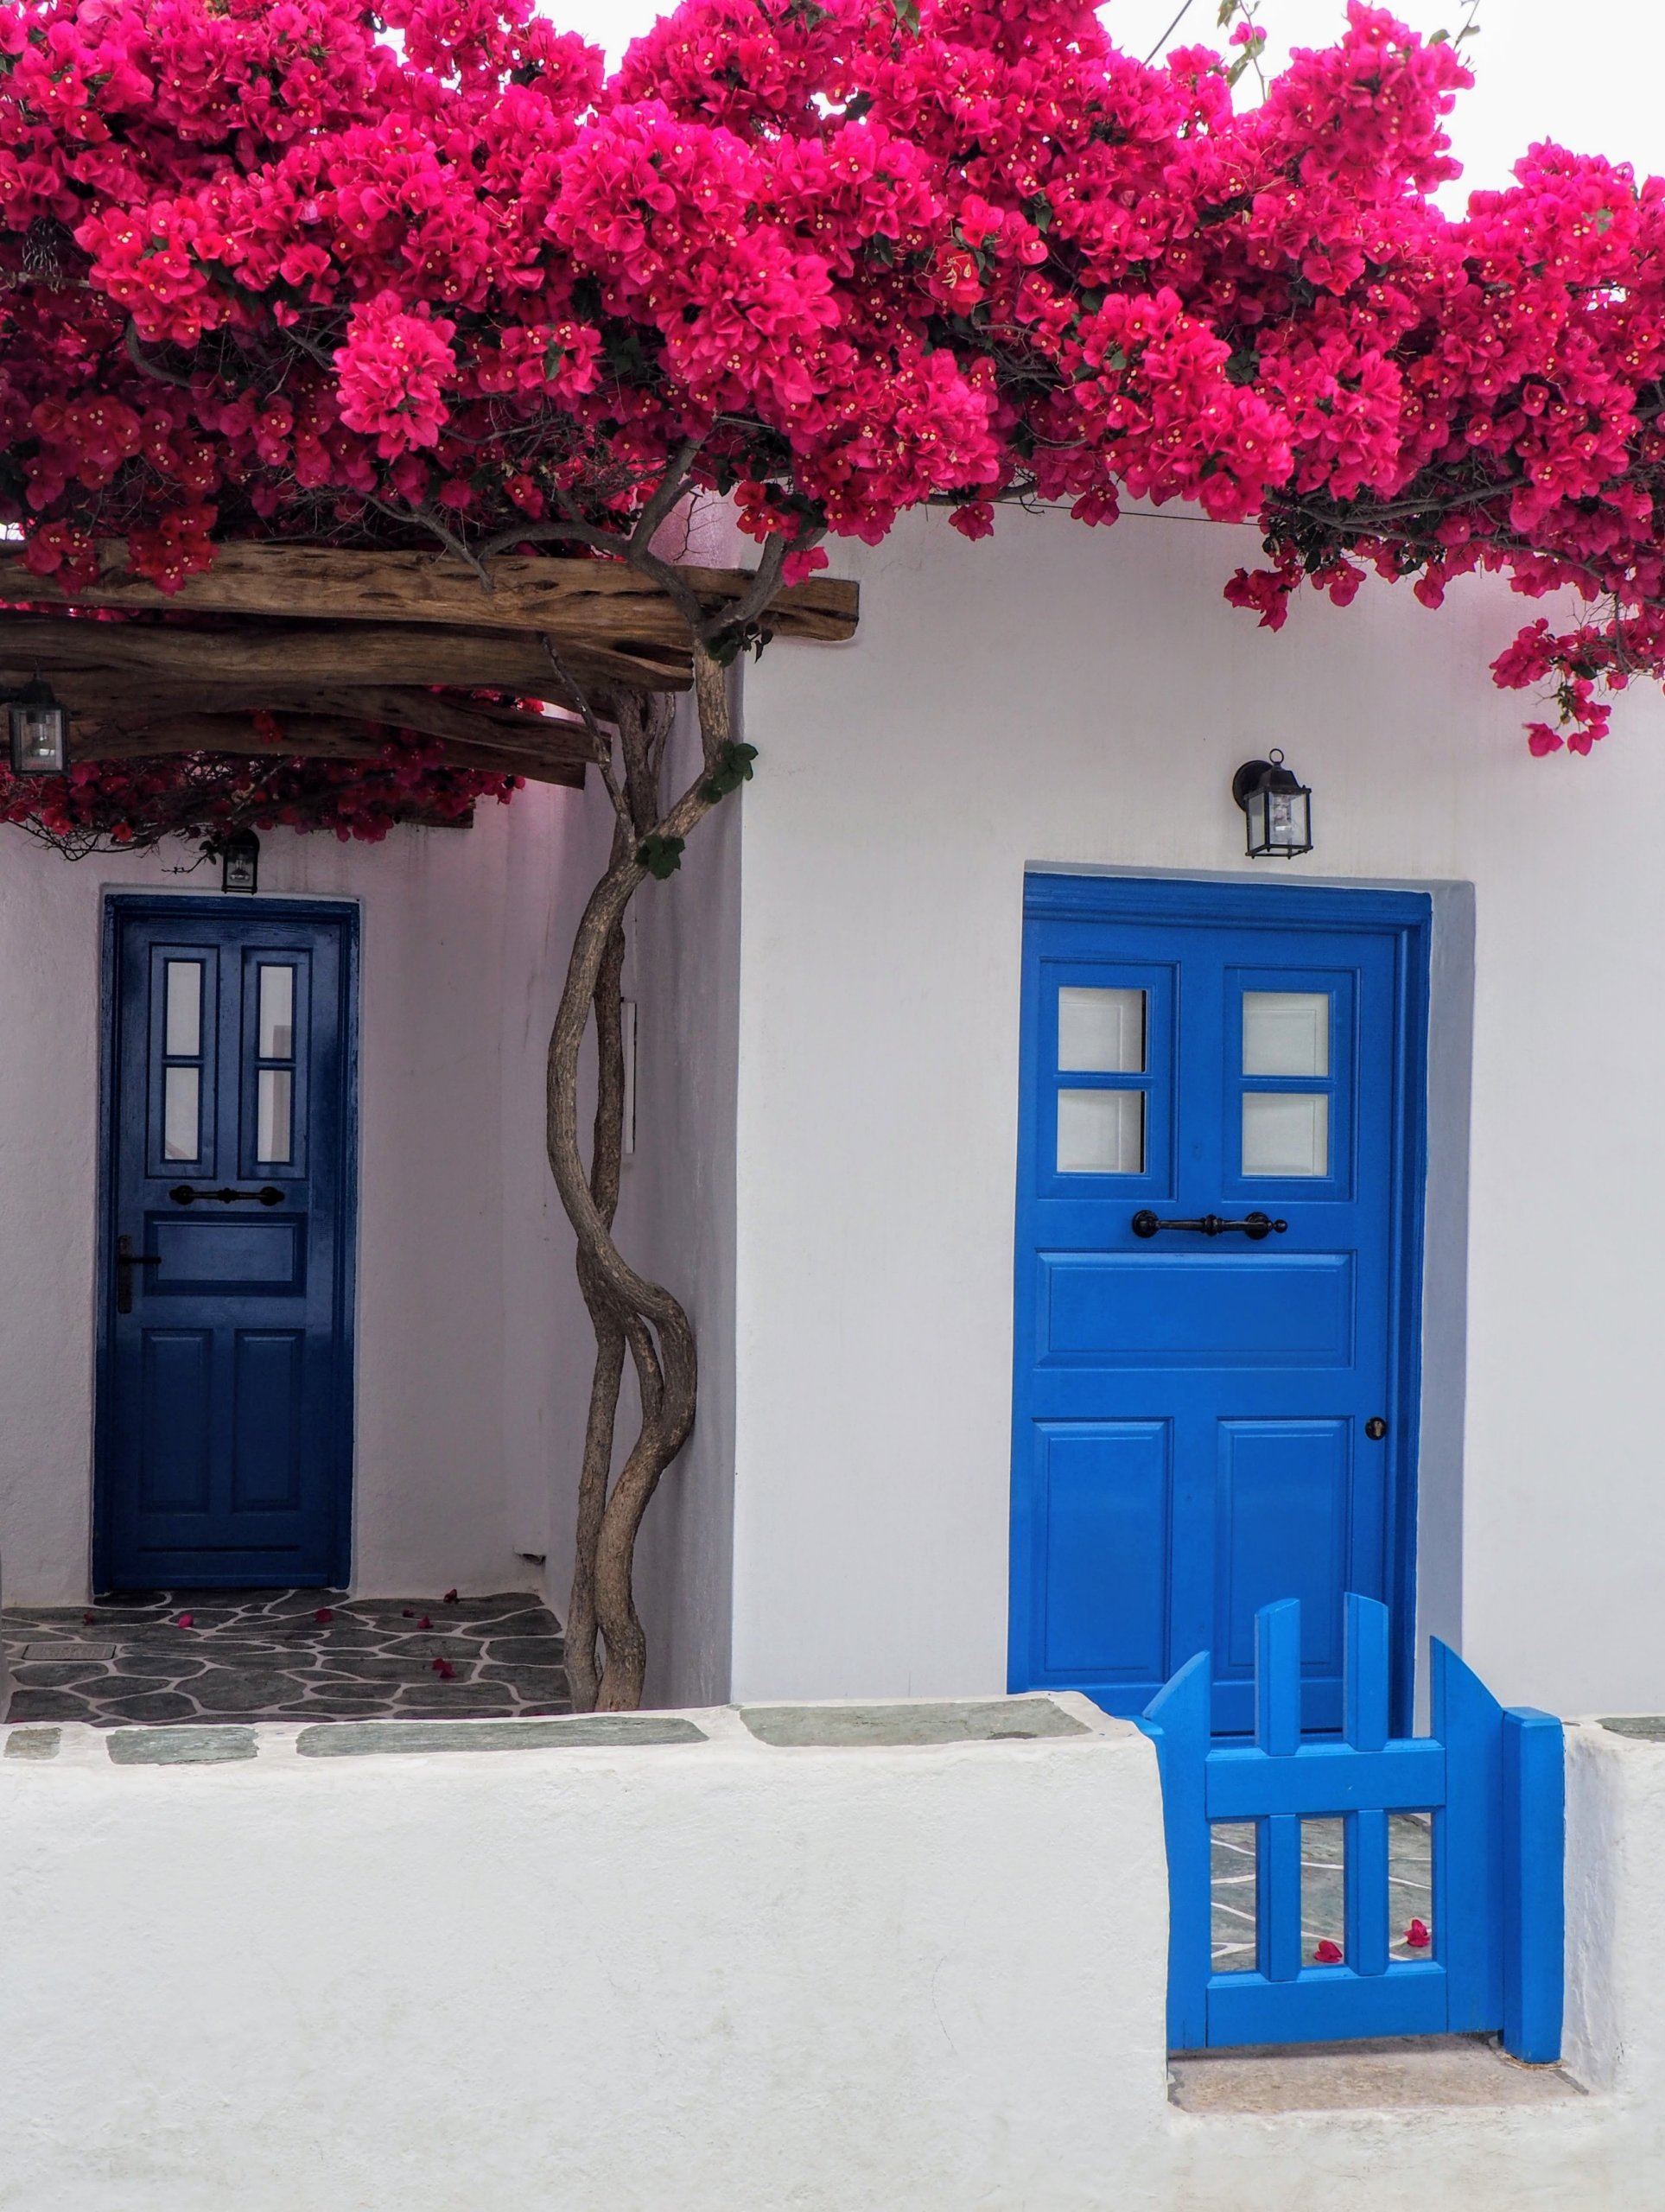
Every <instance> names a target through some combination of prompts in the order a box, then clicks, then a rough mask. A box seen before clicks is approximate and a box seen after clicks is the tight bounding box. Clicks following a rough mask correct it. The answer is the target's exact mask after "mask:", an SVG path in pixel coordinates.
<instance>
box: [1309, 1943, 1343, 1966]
mask: <svg viewBox="0 0 1665 2212" xmlns="http://www.w3.org/2000/svg"><path fill="white" fill-rule="evenodd" d="M1312 1956H1313V1958H1314V1959H1315V1960H1316V1961H1317V1962H1318V1964H1319V1966H1321V1967H1338V1966H1339V1965H1340V1964H1341V1946H1340V1944H1339V1943H1332V1942H1331V1940H1330V1938H1329V1937H1328V1936H1325V1939H1324V1941H1323V1942H1321V1943H1320V1944H1319V1947H1318V1948H1317V1950H1316V1951H1314V1952H1313V1954H1312Z"/></svg>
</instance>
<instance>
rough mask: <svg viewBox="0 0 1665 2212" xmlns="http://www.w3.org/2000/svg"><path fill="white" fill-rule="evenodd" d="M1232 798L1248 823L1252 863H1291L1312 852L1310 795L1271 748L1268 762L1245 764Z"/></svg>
mask: <svg viewBox="0 0 1665 2212" xmlns="http://www.w3.org/2000/svg"><path fill="white" fill-rule="evenodd" d="M1231 796H1232V798H1235V799H1236V802H1237V804H1238V805H1239V806H1240V807H1242V810H1243V812H1244V814H1245V815H1246V816H1247V817H1248V823H1249V859H1250V860H1252V861H1293V859H1294V857H1295V855H1296V854H1297V853H1310V852H1311V851H1312V792H1311V791H1308V789H1307V788H1306V785H1305V784H1304V783H1302V781H1301V780H1300V777H1299V776H1298V775H1296V773H1295V772H1294V771H1293V768H1286V767H1285V766H1284V765H1283V755H1282V753H1280V752H1278V751H1277V750H1276V748H1275V747H1274V750H1273V753H1272V758H1271V759H1270V760H1245V761H1244V762H1243V765H1242V767H1241V768H1239V769H1238V771H1237V772H1236V775H1235V776H1234V777H1233V778H1232V779H1231Z"/></svg>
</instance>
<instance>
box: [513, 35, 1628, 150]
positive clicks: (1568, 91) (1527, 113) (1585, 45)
mask: <svg viewBox="0 0 1665 2212" xmlns="http://www.w3.org/2000/svg"><path fill="white" fill-rule="evenodd" d="M543 4H544V7H545V9H546V11H547V12H548V13H549V14H550V16H553V17H554V18H555V19H556V21H557V22H559V23H560V24H561V25H562V29H571V30H577V31H581V32H583V34H584V35H585V36H586V37H588V38H590V39H594V41H596V42H597V43H598V44H599V45H601V46H604V47H606V48H607V52H608V54H609V55H610V56H612V57H613V59H615V60H616V59H617V58H618V56H619V55H620V54H621V53H622V52H623V50H624V48H625V47H626V45H628V43H629V42H630V41H631V40H632V38H635V37H637V36H639V35H640V33H641V32H642V31H644V30H645V29H646V28H647V27H648V25H649V24H650V23H651V22H652V21H653V20H654V17H655V16H656V15H658V14H659V13H661V12H663V11H662V10H658V9H656V8H654V7H653V6H652V5H651V4H648V5H644V4H642V0H543ZM1389 4H1392V0H1389ZM1178 8H1179V0H1109V6H1107V8H1106V9H1105V10H1104V17H1105V21H1106V22H1108V24H1109V27H1110V30H1111V33H1112V35H1114V37H1115V39H1116V41H1117V42H1118V44H1120V45H1121V46H1122V47H1123V48H1126V49H1127V50H1128V52H1130V53H1134V54H1141V55H1143V54H1147V53H1148V51H1149V50H1150V48H1152V46H1153V45H1154V44H1155V42H1156V41H1157V40H1158V39H1159V38H1160V36H1161V35H1162V33H1163V31H1164V29H1166V26H1167V24H1168V22H1169V21H1170V20H1171V19H1172V16H1173V15H1174V13H1175V12H1176V10H1178ZM1215 10H1216V0H1191V7H1190V10H1189V12H1188V13H1187V15H1186V17H1185V22H1184V23H1183V24H1182V25H1181V27H1180V29H1179V31H1178V32H1177V33H1176V34H1175V35H1174V36H1173V37H1172V39H1171V40H1170V41H1167V42H1168V43H1169V44H1172V45H1179V44H1190V43H1214V42H1216V41H1217V39H1218V37H1219V34H1218V33H1217V31H1216V30H1215V29H1214V17H1215ZM1394 12H1395V14H1396V15H1397V16H1399V17H1400V19H1401V21H1402V22H1408V23H1410V24H1411V25H1413V26H1414V28H1415V29H1419V30H1422V31H1433V30H1438V29H1440V28H1441V27H1442V26H1443V27H1444V28H1446V29H1451V30H1452V31H1454V30H1456V29H1458V25H1459V24H1460V22H1461V21H1462V14H1463V10H1462V8H1461V6H1460V4H1459V0H1398V4H1397V5H1396V6H1395V8H1394ZM1260 21H1261V24H1262V26H1263V27H1264V29H1265V30H1266V33H1267V41H1268V49H1267V60H1268V65H1275V64H1276V63H1277V62H1278V61H1279V60H1281V56H1282V55H1283V54H1287V52H1288V49H1289V48H1290V47H1292V46H1318V45H1322V44H1325V43H1326V42H1327V41H1330V40H1331V39H1333V38H1334V37H1335V36H1336V35H1337V33H1338V30H1339V29H1340V27H1341V24H1342V22H1343V21H1344V6H1343V0H1263V4H1262V7H1261V16H1260ZM1480 24H1481V34H1480V36H1479V37H1478V39H1474V40H1472V41H1470V43H1469V45H1468V47H1467V48H1465V52H1466V54H1467V55H1468V57H1469V61H1470V66H1471V67H1472V68H1473V69H1474V71H1475V73H1476V76H1477V79H1478V82H1477V84H1476V86H1475V88H1474V90H1473V91H1472V92H1470V93H1468V94H1466V95H1465V97H1464V99H1462V101H1461V102H1460V103H1459V105H1458V111H1457V113H1456V115H1455V117H1454V118H1453V119H1452V140H1453V144H1454V148H1455V150H1456V153H1457V155H1458V159H1459V160H1460V161H1461V162H1463V164H1464V169H1465V186H1466V185H1470V184H1474V185H1493V184H1502V183H1504V182H1506V181H1507V179H1508V175H1509V164H1510V163H1511V162H1513V160H1514V159H1515V157H1516V155H1517V154H1518V153H1519V152H1521V151H1522V149H1523V148H1525V147H1526V146H1528V145H1529V144H1530V143H1532V141H1533V140H1534V139H1535V138H1554V139H1556V140H1558V141H1559V142H1560V143H1561V144H1562V145H1566V146H1570V147H1571V148H1572V149H1573V151H1574V152H1577V153H1603V154H1607V155H1610V156H1611V157H1612V158H1613V159H1614V160H1615V161H1628V162H1633V163H1634V164H1635V166H1636V170H1637V172H1638V173H1639V174H1643V173H1651V174H1665V98H1662V92H1661V88H1662V86H1665V5H1661V4H1660V0H1481V9H1480Z"/></svg>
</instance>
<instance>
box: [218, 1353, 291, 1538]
mask: <svg viewBox="0 0 1665 2212" xmlns="http://www.w3.org/2000/svg"><path fill="white" fill-rule="evenodd" d="M305 1389H306V1337H305V1335H304V1333H303V1332H302V1331H301V1330H299V1329H239V1330H238V1332H237V1342H236V1351H235V1354H234V1361H233V1387H232V1502H233V1503H234V1504H235V1506H236V1507H237V1509H238V1511H239V1512H244V1513H283V1512H292V1511H293V1510H295V1508H296V1506H297V1505H298V1504H299V1503H300V1497H301V1452H300V1447H301V1431H302V1425H303V1424H302V1399H303V1395H304V1392H305Z"/></svg>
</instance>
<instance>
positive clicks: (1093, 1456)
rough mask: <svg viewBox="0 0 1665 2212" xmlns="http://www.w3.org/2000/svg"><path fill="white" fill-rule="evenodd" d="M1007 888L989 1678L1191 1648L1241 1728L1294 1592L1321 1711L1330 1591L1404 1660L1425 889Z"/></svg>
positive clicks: (1226, 1721)
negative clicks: (1009, 1314)
mask: <svg viewBox="0 0 1665 2212" xmlns="http://www.w3.org/2000/svg"><path fill="white" fill-rule="evenodd" d="M1028 906H1029V918H1028V922H1027V926H1026V952H1025V963H1026V972H1025V1012H1024V1039H1023V1065H1024V1085H1023V1102H1022V1133H1021V1142H1020V1199H1019V1208H1018V1238H1019V1249H1018V1265H1017V1299H1016V1341H1017V1367H1016V1388H1015V1403H1016V1435H1015V1452H1014V1485H1013V1497H1014V1512H1013V1554H1012V1640H1011V1665H1010V1672H1011V1679H1012V1685H1013V1687H1014V1688H1038V1687H1059V1686H1066V1685H1067V1686H1069V1687H1071V1688H1078V1689H1082V1690H1084V1691H1086V1692H1087V1694H1089V1695H1090V1696H1091V1697H1093V1698H1095V1699H1096V1700H1097V1701H1098V1702H1099V1703H1100V1704H1101V1705H1103V1706H1104V1707H1107V1708H1108V1709H1109V1711H1111V1712H1113V1713H1124V1714H1134V1713H1139V1712H1141V1710H1142V1709H1143V1707H1145V1706H1146V1705H1147V1704H1148V1703H1149V1701H1150V1700H1151V1698H1152V1697H1153V1695H1154V1694H1155V1693H1156V1690H1157V1689H1158V1688H1160V1686H1161V1685H1162V1683H1163V1682H1164V1681H1166V1680H1167V1678H1168V1676H1169V1675H1171V1674H1172V1673H1173V1672H1174V1671H1175V1670H1176V1669H1179V1667H1181V1666H1183V1665H1184V1664H1185V1661H1186V1660H1188V1659H1189V1658H1191V1657H1192V1655H1193V1654H1194V1653H1196V1652H1198V1651H1203V1650H1208V1651H1211V1652H1212V1654H1213V1669H1214V1681H1215V1702H1214V1720H1215V1726H1216V1727H1217V1729H1218V1730H1220V1731H1221V1732H1228V1733H1230V1732H1239V1731H1244V1732H1246V1731H1247V1730H1249V1728H1250V1727H1251V1726H1253V1691H1254V1658H1255V1643H1254V1639H1255V1613H1256V1611H1258V1610H1259V1608H1260V1607H1261V1606H1262V1605H1268V1604H1269V1603H1271V1602H1273V1601H1274V1600H1275V1599H1283V1598H1296V1599H1300V1604H1301V1620H1302V1624H1303V1638H1304V1642H1303V1649H1302V1681H1303V1710H1302V1719H1303V1725H1304V1726H1306V1727H1307V1728H1309V1729H1314V1730H1325V1729H1333V1728H1338V1727H1339V1726H1340V1725H1341V1718H1342V1656H1343V1655H1342V1624H1343V1604H1342V1600H1343V1597H1344V1593H1345V1592H1348V1591H1350V1590H1351V1591H1356V1592H1359V1593H1360V1594H1361V1595H1363V1596H1366V1597H1370V1598H1375V1599H1381V1600H1382V1602H1384V1603H1385V1604H1387V1605H1389V1607H1390V1608H1392V1609H1393V1610H1394V1611H1395V1615H1396V1617H1397V1619H1398V1624H1399V1627H1400V1630H1401V1637H1400V1644H1401V1649H1408V1643H1407V1639H1408V1634H1409V1630H1410V1621H1409V1600H1410V1590H1411V1582H1412V1560H1411V1552H1410V1548H1411V1543H1412V1531H1413V1515H1412V1512H1411V1510H1410V1475H1411V1468H1412V1465H1413V1451H1412V1446H1413V1434H1412V1432H1413V1430H1414V1403H1415V1392H1414V1370H1415V1357H1416V1354H1415V1344H1416V1338H1415V1330H1414V1325H1413V1323H1414V1302H1415V1273H1416V1269H1415V1262H1414V1252H1415V1247H1416V1243H1417V1228H1416V1207H1417V1202H1418V1197H1419V1186H1420V1165H1419V1163H1420V1119H1419V1116H1420V1090H1421V1084H1420V1054H1421V1022H1422V1017H1421V1014H1420V1007H1421V1003H1422V1001H1421V995H1420V973H1421V967H1420V963H1421V961H1422V959H1423V957H1424V949H1423V946H1422V925H1423V924H1424V923H1425V920H1426V916H1427V902H1426V900H1422V899H1416V898H1414V897H1407V896H1404V895H1397V896H1396V895H1394V894H1386V893H1361V894H1348V893H1325V892H1321V891H1311V892H1307V891H1289V890H1279V891H1275V892H1270V891H1269V892H1260V891H1259V890H1258V889H1250V888H1249V887H1241V888H1239V887H1219V888H1217V889H1211V888H1210V887H1205V886H1197V885H1190V886H1187V885H1177V884H1160V883H1128V882H1125V881H1122V882H1117V881H1115V880H1082V879H1071V878H1052V877H1045V876H1036V877H1032V878H1031V880H1030V888H1029V897H1028ZM1237 1224H1248V1226H1247V1227H1244V1226H1239V1225H1237ZM1402 1688H1403V1685H1402V1684H1401V1691H1402Z"/></svg>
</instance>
